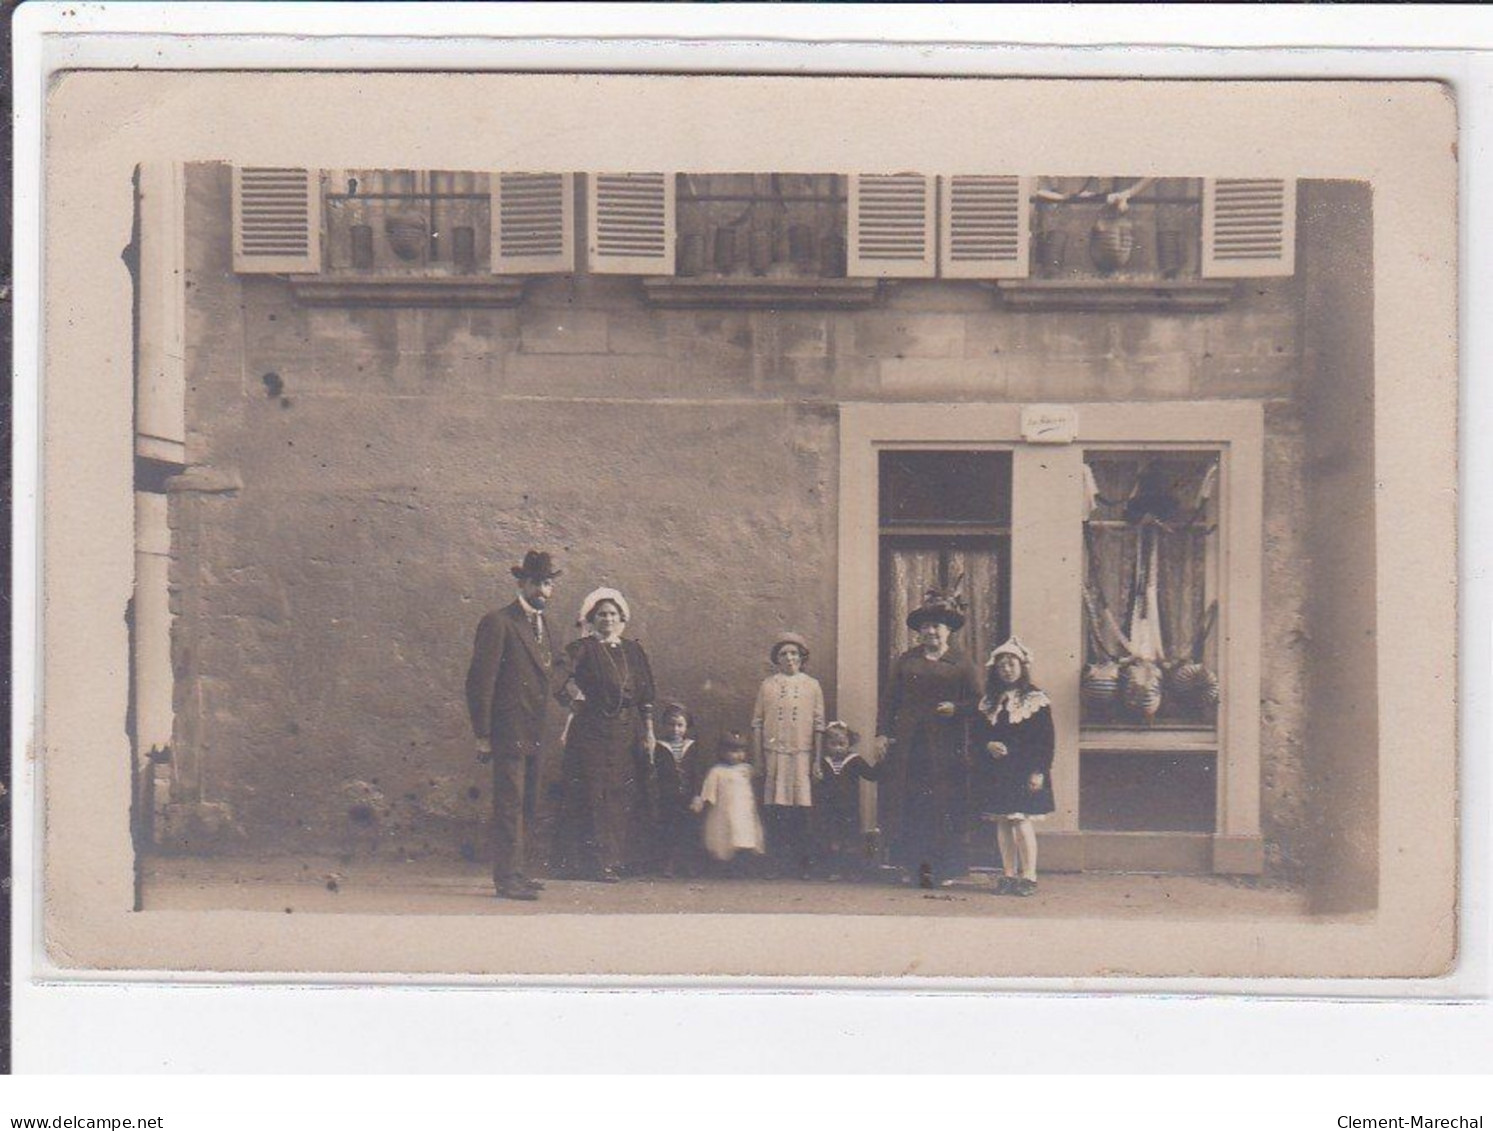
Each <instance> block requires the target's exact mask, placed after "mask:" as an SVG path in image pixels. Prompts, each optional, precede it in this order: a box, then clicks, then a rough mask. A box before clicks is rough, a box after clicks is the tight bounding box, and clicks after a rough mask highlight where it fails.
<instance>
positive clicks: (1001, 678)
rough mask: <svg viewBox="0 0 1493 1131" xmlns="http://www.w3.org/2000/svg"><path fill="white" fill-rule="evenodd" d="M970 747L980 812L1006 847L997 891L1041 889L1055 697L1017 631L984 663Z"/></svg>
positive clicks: (1025, 892)
mask: <svg viewBox="0 0 1493 1131" xmlns="http://www.w3.org/2000/svg"><path fill="white" fill-rule="evenodd" d="M985 672H986V679H985V697H984V698H983V699H981V700H980V706H979V712H978V715H977V717H976V720H975V726H974V732H973V736H972V737H973V739H974V741H973V742H972V744H971V745H972V746H973V748H974V759H973V774H972V777H973V779H974V780H973V786H974V789H973V793H974V798H975V805H976V809H977V811H978V812H979V813H980V815H981V816H982V817H983V818H984V819H986V820H988V821H992V822H993V823H994V824H995V835H996V840H997V842H998V843H999V845H1000V850H1001V871H1002V872H1003V873H1004V874H1003V875H1002V876H1001V878H1000V879H999V880H998V881H997V882H996V889H995V890H996V893H997V894H998V895H1035V894H1036V892H1037V830H1036V826H1035V825H1034V824H1033V823H1032V822H1033V821H1036V820H1040V819H1041V818H1042V817H1043V816H1044V815H1046V814H1048V813H1051V812H1052V811H1053V809H1054V808H1056V805H1055V803H1054V801H1053V794H1052V756H1053V727H1052V703H1051V701H1050V700H1049V699H1048V698H1047V694H1046V692H1044V691H1041V690H1040V689H1038V688H1035V687H1033V686H1032V654H1031V653H1030V652H1029V651H1027V649H1026V647H1025V646H1024V645H1023V644H1022V643H1021V641H1019V640H1017V639H1016V638H1015V637H1014V636H1013V637H1012V638H1011V639H1010V640H1008V641H1006V642H1005V643H1004V644H1002V645H1001V646H1000V647H999V648H997V649H995V651H993V652H991V653H990V660H989V662H988V663H987V664H986V665H985Z"/></svg>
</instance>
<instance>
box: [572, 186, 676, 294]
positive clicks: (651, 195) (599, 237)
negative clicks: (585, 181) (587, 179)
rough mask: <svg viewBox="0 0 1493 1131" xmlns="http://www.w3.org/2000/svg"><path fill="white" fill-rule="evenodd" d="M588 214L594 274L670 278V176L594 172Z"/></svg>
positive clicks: (671, 193)
mask: <svg viewBox="0 0 1493 1131" xmlns="http://www.w3.org/2000/svg"><path fill="white" fill-rule="evenodd" d="M586 214H587V220H588V224H589V239H588V240H587V251H588V253H589V254H588V255H587V260H588V262H589V263H590V266H591V270H592V271H595V272H597V273H599V274H608V275H672V274H674V174H673V173H595V174H593V175H592V177H591V192H590V193H589V195H588V197H587V201H586Z"/></svg>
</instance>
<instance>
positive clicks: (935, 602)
mask: <svg viewBox="0 0 1493 1131" xmlns="http://www.w3.org/2000/svg"><path fill="white" fill-rule="evenodd" d="M933 623H936V624H946V625H948V626H949V631H950V632H954V631H957V630H958V629H960V628H963V627H964V599H963V598H962V597H960V596H959V594H958V593H957V592H955V591H953V590H944V589H929V590H928V591H927V592H926V593H924V594H923V603H922V604H921V605H919V606H918V607H917V608H915V609H913V610H912V612H910V613H908V614H907V627H908V628H910V629H912V630H913V631H914V632H916V631H917V630H918V629H920V628H922V627H923V625H925V624H933Z"/></svg>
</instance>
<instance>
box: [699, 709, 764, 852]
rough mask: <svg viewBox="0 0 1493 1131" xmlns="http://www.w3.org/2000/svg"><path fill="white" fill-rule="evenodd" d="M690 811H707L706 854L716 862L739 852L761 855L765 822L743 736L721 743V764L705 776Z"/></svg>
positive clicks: (729, 738) (717, 764)
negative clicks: (758, 807)
mask: <svg viewBox="0 0 1493 1131" xmlns="http://www.w3.org/2000/svg"><path fill="white" fill-rule="evenodd" d="M690 808H691V809H692V810H694V811H695V812H696V813H698V812H700V811H701V810H705V824H704V829H703V833H702V835H703V837H704V841H705V851H706V852H708V853H710V855H711V856H713V857H715V858H716V859H717V860H730V859H731V858H732V857H733V856H735V855H736V854H737V853H738V852H753V853H757V854H758V855H760V854H761V853H762V818H761V817H759V816H758V815H757V799H756V797H755V796H753V793H752V766H751V763H750V762H749V761H748V757H747V741H746V739H745V738H743V737H742V736H741V735H739V734H728V735H726V736H725V737H724V738H723V739H721V753H720V761H719V762H717V763H716V764H715V765H714V766H712V767H711V768H710V772H709V773H707V774H706V775H705V780H704V781H703V782H701V784H700V794H699V796H698V797H696V798H695V799H694V801H692V802H690Z"/></svg>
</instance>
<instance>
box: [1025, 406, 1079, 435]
mask: <svg viewBox="0 0 1493 1131" xmlns="http://www.w3.org/2000/svg"><path fill="white" fill-rule="evenodd" d="M1021 438H1022V439H1023V440H1025V441H1026V442H1027V443H1028V444H1071V443H1072V442H1073V441H1074V440H1076V439H1078V409H1076V408H1074V407H1073V406H1072V405H1058V404H1031V405H1025V406H1024V407H1023V408H1022V410H1021Z"/></svg>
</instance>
